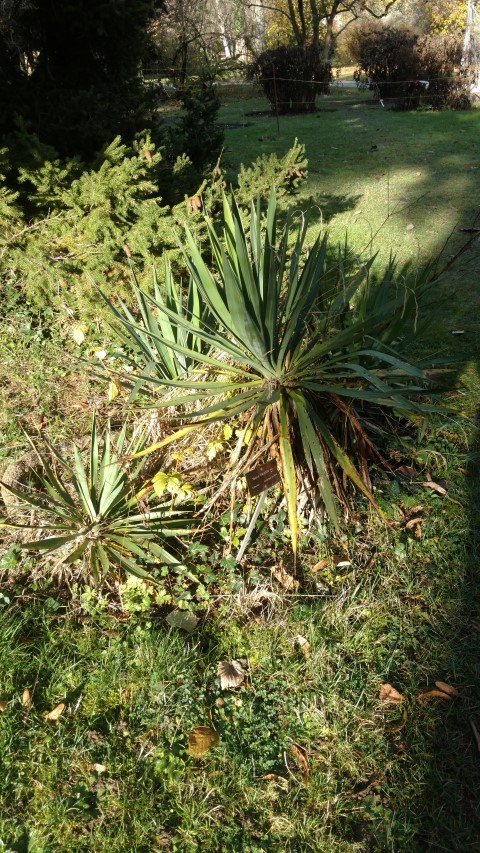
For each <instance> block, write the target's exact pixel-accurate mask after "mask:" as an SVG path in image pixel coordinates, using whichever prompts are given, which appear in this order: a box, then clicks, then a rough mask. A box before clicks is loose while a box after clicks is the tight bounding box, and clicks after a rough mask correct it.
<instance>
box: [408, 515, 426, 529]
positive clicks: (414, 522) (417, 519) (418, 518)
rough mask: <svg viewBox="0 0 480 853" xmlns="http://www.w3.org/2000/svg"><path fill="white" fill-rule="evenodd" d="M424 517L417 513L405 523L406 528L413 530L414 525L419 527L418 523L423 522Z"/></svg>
mask: <svg viewBox="0 0 480 853" xmlns="http://www.w3.org/2000/svg"><path fill="white" fill-rule="evenodd" d="M422 521H423V518H421V516H419V515H417V516H415V517H414V518H410V519H409V520H408V521H407V522H406V524H405V530H412V529H413V528H414V527H417V525H418V524H421V523H422Z"/></svg>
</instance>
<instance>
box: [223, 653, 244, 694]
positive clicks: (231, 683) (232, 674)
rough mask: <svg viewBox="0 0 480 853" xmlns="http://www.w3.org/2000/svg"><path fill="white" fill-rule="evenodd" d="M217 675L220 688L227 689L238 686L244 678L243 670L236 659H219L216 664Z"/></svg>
mask: <svg viewBox="0 0 480 853" xmlns="http://www.w3.org/2000/svg"><path fill="white" fill-rule="evenodd" d="M217 675H218V676H219V678H220V687H221V689H222V690H229V689H230V688H231V687H240V685H241V684H242V683H243V681H244V678H245V670H244V668H243V666H242V664H241V663H240V661H238V660H230V661H228V660H221V661H219V663H218V666H217Z"/></svg>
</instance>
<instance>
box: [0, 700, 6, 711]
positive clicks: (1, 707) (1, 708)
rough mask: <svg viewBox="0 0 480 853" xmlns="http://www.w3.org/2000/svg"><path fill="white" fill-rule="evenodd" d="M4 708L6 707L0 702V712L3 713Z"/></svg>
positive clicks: (4, 703)
mask: <svg viewBox="0 0 480 853" xmlns="http://www.w3.org/2000/svg"><path fill="white" fill-rule="evenodd" d="M6 707H7V703H6V702H0V711H4V710H5V708H6Z"/></svg>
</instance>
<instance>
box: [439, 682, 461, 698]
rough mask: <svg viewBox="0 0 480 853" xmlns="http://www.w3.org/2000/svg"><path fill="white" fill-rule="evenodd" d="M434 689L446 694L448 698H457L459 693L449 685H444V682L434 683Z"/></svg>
mask: <svg viewBox="0 0 480 853" xmlns="http://www.w3.org/2000/svg"><path fill="white" fill-rule="evenodd" d="M435 687H438V689H439V690H441V691H442V692H443V693H447V694H448V695H449V696H455V697H456V698H458V697H459V696H460V693H459V692H458V690H457V689H456V688H455V687H452V686H451V684H446V683H445V681H436V682H435Z"/></svg>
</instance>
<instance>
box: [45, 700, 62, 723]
mask: <svg viewBox="0 0 480 853" xmlns="http://www.w3.org/2000/svg"><path fill="white" fill-rule="evenodd" d="M64 710H65V703H64V702H60V704H59V705H57V706H56V707H55V708H53V710H52V711H49V712H48V714H44V715H43V716H44V719H45V720H58V718H59V717H60V716H61V714H63V712H64Z"/></svg>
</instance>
